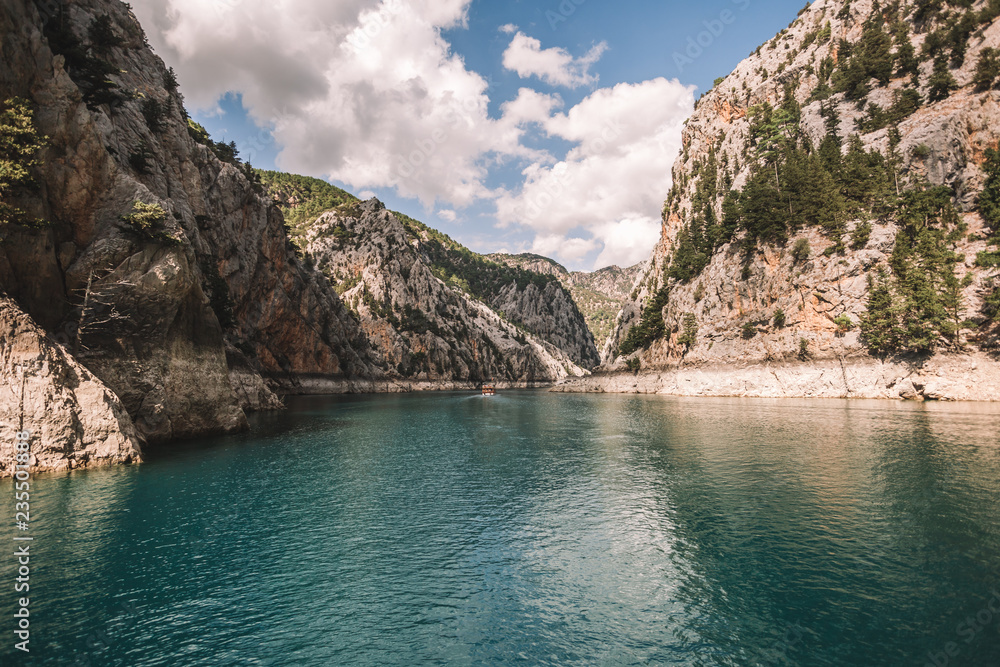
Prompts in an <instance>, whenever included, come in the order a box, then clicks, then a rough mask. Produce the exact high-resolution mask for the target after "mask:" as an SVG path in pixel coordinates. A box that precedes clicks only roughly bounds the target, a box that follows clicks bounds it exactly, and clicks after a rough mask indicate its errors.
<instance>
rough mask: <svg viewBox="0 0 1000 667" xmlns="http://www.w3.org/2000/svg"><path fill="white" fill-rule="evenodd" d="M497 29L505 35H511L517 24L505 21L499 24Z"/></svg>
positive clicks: (515, 30)
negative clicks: (504, 23) (505, 22)
mask: <svg viewBox="0 0 1000 667" xmlns="http://www.w3.org/2000/svg"><path fill="white" fill-rule="evenodd" d="M499 30H500V32H502V33H503V34H505V35H513V34H514V33H515V32H517V26H516V25H514V24H513V23H507V24H506V25H502V26H500V28H499Z"/></svg>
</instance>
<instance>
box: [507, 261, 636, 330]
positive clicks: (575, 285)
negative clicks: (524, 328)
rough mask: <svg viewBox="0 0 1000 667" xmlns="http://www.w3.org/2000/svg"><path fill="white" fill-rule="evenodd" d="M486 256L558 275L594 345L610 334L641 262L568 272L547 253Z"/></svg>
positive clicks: (540, 272) (542, 272)
mask: <svg viewBox="0 0 1000 667" xmlns="http://www.w3.org/2000/svg"><path fill="white" fill-rule="evenodd" d="M489 259H491V260H493V261H495V262H499V263H501V264H506V265H507V266H511V267H517V268H520V269H524V270H527V271H532V272H534V273H539V274H542V275H547V276H555V277H556V278H558V279H559V282H560V283H562V285H563V287H565V288H566V289H567V290H568V291H569V293H570V295H571V296H572V297H573V301H574V302H575V303H576V305H577V307H578V308H579V309H580V312H581V313H583V315H584V317H585V318H586V321H587V327H588V328H589V329H590V332H591V334H592V336H593V338H594V342H595V344H596V346H597V347H598V349H600V348H602V347H603V346H604V344H605V342H606V341H607V338H608V336H609V335H610V334H611V331H612V329H613V326H614V324H615V316H616V315H617V314H618V312H619V311H620V310H621V307H622V304H623V303H624V302H625V300H626V299H627V298H628V296H629V294H630V293H631V292H632V289H633V287H635V283H636V280H637V279H638V278H639V276H640V274H641V273H642V270H643V265H642V264H636V265H635V266H631V267H629V268H627V269H623V268H621V267H618V266H608V267H605V268H603V269H598V270H597V271H592V272H586V271H572V272H571V271H569V270H567V269H566V267H564V266H562V265H561V264H559V263H557V262H555V261H553V260H551V259H549V258H548V257H542V256H540V255H533V254H521V255H510V254H506V253H497V254H494V255H489ZM501 307H502V306H501ZM504 310H505V312H508V311H506V309H504Z"/></svg>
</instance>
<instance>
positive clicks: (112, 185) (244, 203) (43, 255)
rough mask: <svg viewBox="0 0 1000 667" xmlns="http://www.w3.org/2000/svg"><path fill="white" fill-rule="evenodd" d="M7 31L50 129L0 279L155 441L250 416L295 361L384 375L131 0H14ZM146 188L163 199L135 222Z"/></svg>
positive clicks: (43, 125) (2, 84) (330, 373)
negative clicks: (202, 114) (216, 138)
mask: <svg viewBox="0 0 1000 667" xmlns="http://www.w3.org/2000/svg"><path fill="white" fill-rule="evenodd" d="M95 25H103V26H104V28H106V29H101V30H95V28H94V26H95ZM0 30H2V32H3V34H4V47H3V49H2V50H0V101H2V100H5V99H8V98H10V97H14V96H18V97H21V98H24V99H26V100H28V101H29V102H30V103H31V105H32V106H33V107H34V109H35V110H36V113H35V119H36V123H37V126H38V128H39V130H40V132H41V133H42V134H44V135H46V136H47V137H48V139H47V148H46V149H44V150H43V152H42V155H41V158H42V165H41V166H40V167H39V168H37V169H36V170H35V174H34V175H35V181H36V184H37V188H35V189H34V190H31V191H28V192H26V193H25V194H24V195H23V197H22V198H21V200H20V201H19V202H18V204H19V205H20V206H21V207H23V208H24V209H25V210H26V211H27V212H28V217H30V218H32V219H37V220H42V221H45V223H46V224H45V225H43V226H41V227H38V226H9V228H8V229H5V230H3V232H4V234H3V236H4V238H3V242H2V243H0V287H2V288H3V289H4V290H5V291H6V292H7V293H8V294H9V295H10V296H11V297H13V298H14V299H15V300H16V301H17V302H18V303H19V304H20V305H21V306H22V307H23V308H24V309H25V311H26V312H27V313H28V314H29V315H31V317H32V318H33V319H34V320H35V321H37V322H38V324H39V325H40V326H41V327H42V328H43V329H45V330H46V331H49V332H51V333H52V334H53V335H55V336H56V337H57V338H59V339H61V340H63V341H64V342H65V343H66V345H67V347H68V349H70V350H71V352H72V353H73V354H74V355H75V356H76V357H77V358H78V359H79V360H80V361H81V363H83V364H84V365H85V366H86V367H87V368H88V369H90V370H91V371H92V372H93V373H94V375H96V376H97V377H98V378H100V379H101V380H102V381H103V382H104V383H105V384H106V385H107V386H108V388H109V389H111V390H112V391H113V392H114V393H115V394H116V395H117V396H119V397H120V399H121V401H122V404H123V405H124V406H125V408H126V410H127V411H128V413H129V415H131V416H132V418H133V419H134V421H135V424H136V426H137V427H138V429H139V430H140V432H141V433H142V434H143V435H144V436H145V437H146V438H147V439H148V440H149V441H150V442H159V441H165V440H169V439H173V438H178V437H190V436H195V435H202V434H208V433H222V432H232V431H236V430H240V429H242V428H245V426H246V418H245V415H244V410H251V409H260V408H272V407H274V406H275V405H276V403H277V401H276V399H275V397H274V394H273V393H272V391H271V387H276V388H282V387H292V386H294V385H295V383H296V378H297V377H298V376H300V375H309V376H316V375H319V376H327V377H330V378H342V379H349V378H350V377H352V376H364V377H373V376H376V377H377V376H379V375H380V371H379V370H378V369H377V368H375V367H373V366H372V365H371V364H370V360H369V359H368V356H367V355H368V343H367V340H366V339H365V336H364V334H363V332H362V331H361V330H360V328H359V327H358V325H357V322H356V321H355V320H354V319H353V318H352V317H351V315H350V313H349V311H348V310H347V309H346V308H345V307H344V305H343V304H342V303H341V301H340V299H339V298H338V297H337V295H336V293H335V292H334V291H333V290H332V289H331V288H330V286H329V285H328V284H327V282H326V281H325V280H324V279H323V277H322V276H321V275H318V274H316V273H315V272H314V271H311V270H310V269H308V268H307V267H305V266H304V265H303V264H302V263H301V262H300V261H299V259H298V257H297V256H296V254H295V251H294V248H293V247H292V246H291V244H290V243H289V240H288V237H287V234H286V232H285V229H284V225H283V219H282V216H281V213H280V211H278V210H277V209H276V208H275V207H274V206H273V204H272V202H271V200H270V199H269V197H267V196H266V195H265V194H264V192H263V190H262V189H261V188H260V187H259V185H257V184H255V183H254V180H253V175H252V172H250V171H249V170H248V169H246V168H245V167H244V166H243V165H242V164H240V163H239V162H238V161H237V160H234V159H232V158H231V156H230V157H229V158H227V159H228V161H223V160H220V159H219V156H218V155H217V153H219V151H218V150H217V147H216V146H213V145H212V142H211V141H206V140H205V139H204V138H198V137H197V133H192V132H190V131H189V126H188V121H187V117H186V114H185V112H184V109H183V100H182V99H181V97H180V95H179V94H178V92H177V88H176V82H174V81H172V73H170V72H168V70H167V69H166V68H165V67H164V65H163V63H162V61H160V59H159V58H157V57H156V56H155V55H154V54H153V53H152V52H151V51H150V49H149V47H148V45H147V44H146V42H145V37H144V35H143V32H142V28H141V27H140V26H139V24H138V22H137V21H136V19H135V17H134V16H133V15H132V14H131V13H130V11H129V9H128V6H127V5H125V4H122V3H118V2H107V1H105V0H83V1H81V2H73V3H47V2H42V1H39V2H37V3H34V2H30V1H29V0H11V1H10V2H4V3H3V4H2V5H0ZM102 35H103V36H102ZM81 54H85V55H86V57H84V56H83V55H81ZM95 68H96V70H101V71H104V70H107V71H109V72H110V74H105V75H102V76H100V77H96V78H95V77H94V76H93V73H94V71H95ZM196 139H198V140H196ZM223 157H225V155H223ZM137 202H140V203H141V204H144V205H147V206H152V207H157V208H147V209H146V212H147V213H150V212H151V214H150V215H148V216H147V218H146V219H145V220H144V221H136V220H135V219H132V221H131V222H130V221H129V219H128V218H127V216H129V215H130V214H131V213H133V212H136V211H138V210H139V209H137V208H135V207H136V203H137ZM6 335H7V332H4V331H2V330H0V336H6ZM227 351H228V354H227ZM234 360H236V361H235V362H234ZM265 380H266V381H267V382H265Z"/></svg>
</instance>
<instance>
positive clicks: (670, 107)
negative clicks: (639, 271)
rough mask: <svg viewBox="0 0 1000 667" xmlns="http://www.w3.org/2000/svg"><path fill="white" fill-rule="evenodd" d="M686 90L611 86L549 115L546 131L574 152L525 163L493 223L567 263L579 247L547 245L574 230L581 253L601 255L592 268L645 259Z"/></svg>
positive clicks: (688, 99) (660, 84) (689, 97)
mask: <svg viewBox="0 0 1000 667" xmlns="http://www.w3.org/2000/svg"><path fill="white" fill-rule="evenodd" d="M693 91H694V88H693V87H689V86H684V85H682V84H680V83H679V82H678V81H676V80H673V81H668V80H666V79H662V78H661V79H654V80H651V81H645V82H643V83H638V84H619V85H617V86H615V87H614V88H608V89H601V90H598V91H596V92H594V93H593V94H592V95H590V96H589V97H587V98H586V99H585V100H583V101H582V102H580V103H579V104H578V105H576V106H574V107H573V108H572V109H570V110H569V111H568V112H567V113H559V114H555V115H553V116H551V117H550V118H549V119H548V120H547V121H545V124H544V127H545V129H546V131H547V132H548V133H549V134H550V135H551V136H555V137H559V138H562V139H566V140H568V141H571V142H574V143H575V144H576V146H575V147H574V148H573V149H572V150H570V151H569V153H568V154H567V155H566V158H565V159H563V160H560V161H558V162H556V163H555V164H544V163H542V162H533V163H531V164H530V165H528V166H527V167H526V168H525V169H524V171H523V176H524V185H523V187H521V188H520V189H518V190H511V191H507V192H504V193H503V194H502V195H501V196H500V197H498V199H497V215H498V219H499V220H500V222H501V223H503V224H506V225H521V226H524V227H527V228H530V229H532V230H533V231H534V232H535V233H536V248H538V249H539V250H541V249H543V248H544V249H548V248H551V249H552V250H551V252H552V253H553V254H555V255H556V256H557V257H559V258H562V259H565V260H567V261H570V260H573V259H575V258H576V257H574V255H576V256H579V254H580V252H581V250H582V249H583V245H582V244H580V243H575V244H574V245H573V246H572V247H569V246H567V247H566V248H565V249H562V248H560V247H559V246H558V245H557V244H556V243H555V239H560V238H568V237H570V236H574V237H581V236H582V234H581V232H586V233H587V234H589V236H590V238H592V239H593V240H594V242H595V243H594V247H591V248H590V250H588V251H587V252H592V251H593V250H595V249H596V248H601V249H602V251H601V253H600V255H599V257H598V260H597V265H598V266H600V265H607V264H619V265H624V266H628V265H631V264H635V263H637V262H639V261H642V260H643V259H646V257H647V256H648V254H649V251H650V249H651V248H652V246H653V245H654V244H655V242H656V239H657V238H658V236H659V229H660V220H659V213H660V208H661V206H662V203H663V199H664V197H665V196H666V193H667V190H668V189H669V187H670V168H671V165H672V164H673V161H674V159H675V158H676V157H677V153H678V151H679V150H680V130H681V126H682V124H683V122H684V119H685V118H687V117H688V115H689V114H690V112H691V109H692V108H693V105H694V93H693ZM584 254H587V253H584Z"/></svg>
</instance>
